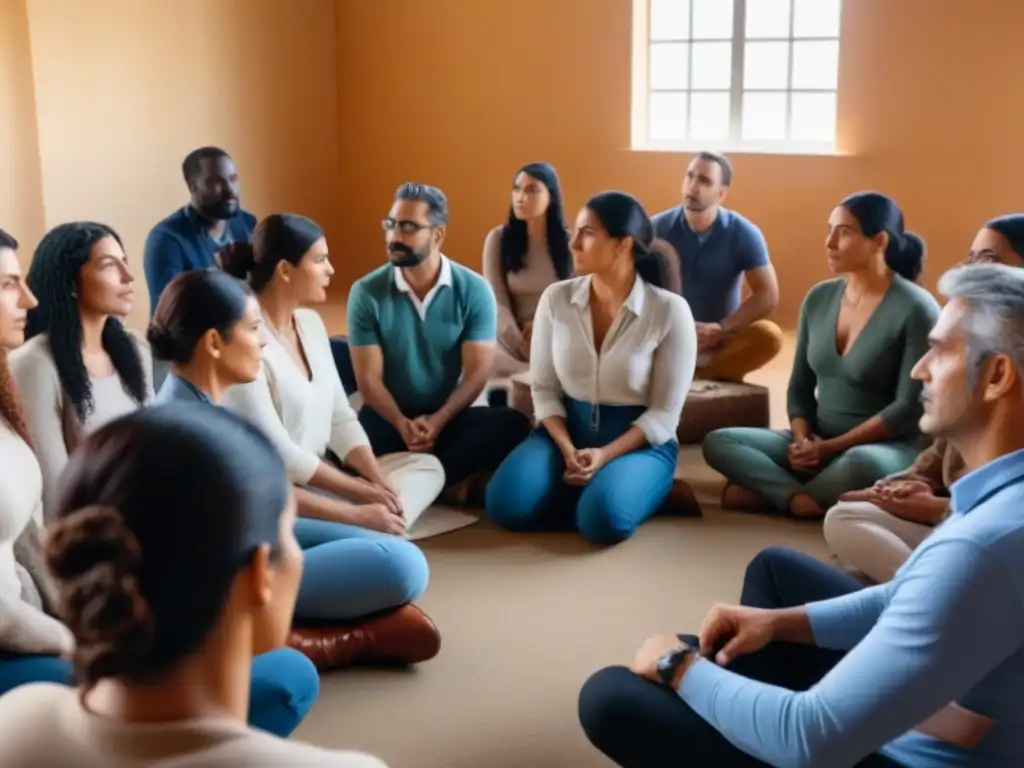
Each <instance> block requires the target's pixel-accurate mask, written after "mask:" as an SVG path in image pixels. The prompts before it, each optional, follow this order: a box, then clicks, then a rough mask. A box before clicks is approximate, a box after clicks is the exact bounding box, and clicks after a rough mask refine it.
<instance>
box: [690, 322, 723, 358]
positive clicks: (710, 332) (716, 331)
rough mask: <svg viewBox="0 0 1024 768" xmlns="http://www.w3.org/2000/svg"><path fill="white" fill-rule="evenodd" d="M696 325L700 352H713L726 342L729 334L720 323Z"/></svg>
mask: <svg viewBox="0 0 1024 768" xmlns="http://www.w3.org/2000/svg"><path fill="white" fill-rule="evenodd" d="M695 325H696V328H697V351H698V352H711V351H713V350H716V349H718V348H719V347H720V346H721V345H722V344H724V343H725V340H726V337H727V336H728V334H727V333H726V332H725V330H724V329H723V328H722V326H721V325H719V324H718V323H695Z"/></svg>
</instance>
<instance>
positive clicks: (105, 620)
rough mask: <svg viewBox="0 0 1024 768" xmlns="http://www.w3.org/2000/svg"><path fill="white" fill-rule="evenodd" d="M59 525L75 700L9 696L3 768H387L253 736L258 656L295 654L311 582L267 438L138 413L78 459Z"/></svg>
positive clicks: (181, 411) (49, 556)
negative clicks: (289, 643) (305, 580)
mask: <svg viewBox="0 0 1024 768" xmlns="http://www.w3.org/2000/svg"><path fill="white" fill-rule="evenodd" d="M168 456H171V457H174V461H170V462H168V461H167V457H168ZM3 487H6V486H3ZM54 512H55V515H54V517H55V519H54V522H53V523H51V525H50V527H49V530H48V534H49V535H48V538H47V541H46V543H45V549H44V552H45V558H46V565H47V567H48V568H49V570H50V572H51V573H52V574H53V576H54V581H55V582H56V587H57V590H56V591H57V595H58V598H59V600H58V603H59V608H58V613H59V615H60V618H61V620H62V621H63V622H64V624H65V625H66V626H67V627H68V628H69V629H70V633H71V635H72V636H73V637H74V650H73V652H72V653H70V654H69V655H70V656H71V658H72V659H73V664H74V670H75V678H76V683H77V684H78V686H79V687H78V689H77V690H76V689H72V688H70V687H68V686H66V685H54V684H53V683H47V682H38V683H35V684H32V685H24V686H20V687H19V688H17V689H15V690H13V691H10V692H9V693H7V694H5V695H4V696H3V697H0V744H2V745H3V757H2V762H3V764H4V765H52V766H65V765H75V766H82V768H99V766H110V765H119V766H129V765H130V766H142V765H171V764H173V765H176V766H182V768H185V767H186V766H200V765H203V766H208V765H282V766H283V765H289V766H299V765H307V766H313V765H316V766H324V767H325V768H329V767H330V766H337V767H338V768H343V767H344V768H383V763H381V762H380V761H379V760H377V759H375V758H373V757H370V756H368V755H365V754H359V753H354V752H340V751H334V750H324V749H317V748H315V747H311V746H307V745H304V744H299V743H295V742H286V741H283V740H281V739H279V738H275V736H272V735H270V734H268V733H265V732H263V731H261V730H258V729H256V728H252V727H246V713H247V710H248V709H250V708H251V706H252V704H251V693H250V675H251V671H250V670H251V669H252V668H253V663H254V658H255V657H256V654H262V655H264V656H267V655H270V654H273V653H281V652H286V653H292V652H290V651H282V649H281V645H282V643H283V642H284V639H285V636H286V635H287V632H288V626H289V622H290V620H291V617H292V611H293V610H294V607H295V595H296V593H297V592H298V588H299V579H300V576H301V574H302V550H301V549H300V547H299V545H298V542H296V540H295V536H294V534H293V533H292V525H293V523H294V520H295V501H294V498H293V496H292V494H291V489H290V483H289V482H288V475H287V472H286V471H285V468H284V464H283V462H282V461H281V457H280V456H279V455H278V453H277V451H276V450H275V449H274V446H273V445H272V444H271V443H270V441H269V440H267V439H266V438H265V437H264V436H263V435H262V434H260V432H259V431H258V430H257V429H256V428H254V427H252V426H250V425H249V424H247V423H246V422H245V421H244V420H243V419H240V418H238V417H237V416H234V415H233V414H231V413H229V412H227V411H226V410H223V409H219V408H211V407H209V406H206V405H201V404H196V403H173V404H170V405H161V406H156V407H153V408H145V409H141V410H139V411H136V412H134V413H130V414H128V415H127V416H123V417H121V418H119V419H116V420H114V421H112V422H110V423H109V424H107V425H105V426H104V427H102V428H101V429H100V430H98V431H97V432H95V433H93V434H92V435H90V436H89V437H88V438H87V439H86V441H85V443H84V445H83V449H82V450H81V451H77V452H76V453H75V454H74V455H73V456H72V457H71V459H70V461H69V463H68V467H67V472H66V474H65V478H64V482H63V483H62V486H61V489H60V492H59V493H58V495H57V497H56V498H55V507H54ZM183 564H185V567H183ZM273 649H277V650H273ZM268 652H269V653H268ZM293 655H295V656H298V654H293ZM299 660H300V661H304V660H303V659H301V657H299ZM304 663H305V664H306V665H307V666H308V667H309V668H310V669H311V668H312V667H311V665H309V663H308V662H304Z"/></svg>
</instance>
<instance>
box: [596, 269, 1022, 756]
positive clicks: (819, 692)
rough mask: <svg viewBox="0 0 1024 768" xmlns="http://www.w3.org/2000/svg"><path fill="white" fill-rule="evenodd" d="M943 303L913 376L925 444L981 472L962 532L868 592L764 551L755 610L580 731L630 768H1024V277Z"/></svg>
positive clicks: (974, 288) (606, 699)
mask: <svg viewBox="0 0 1024 768" xmlns="http://www.w3.org/2000/svg"><path fill="white" fill-rule="evenodd" d="M939 290H940V291H941V292H942V293H943V294H944V295H945V296H946V297H947V298H948V299H949V301H948V303H947V304H946V306H945V307H944V308H943V310H942V313H941V315H940V316H939V320H938V322H937V323H936V325H935V327H934V328H933V330H932V332H931V334H930V337H929V340H930V348H929V350H928V352H927V353H926V354H925V355H924V357H923V358H921V360H920V361H919V362H918V363H917V365H916V366H915V367H914V370H913V373H912V375H913V377H914V378H915V379H917V380H919V381H921V382H923V383H924V390H923V394H922V399H923V401H924V415H923V416H922V418H921V429H922V431H924V432H926V433H929V434H931V435H934V436H936V437H942V438H945V439H946V440H948V441H949V443H950V444H951V445H952V446H953V448H954V449H955V450H956V451H957V452H958V453H959V454H960V456H961V457H962V458H963V461H964V463H965V464H966V467H967V473H966V474H965V475H964V476H963V477H962V478H961V479H960V480H958V481H957V482H955V483H954V484H953V485H952V487H951V489H950V490H951V494H952V498H951V512H950V515H949V517H948V518H947V519H946V520H945V521H944V522H943V523H942V524H941V525H939V526H938V527H937V528H936V529H935V531H934V533H932V535H931V536H929V537H928V538H927V539H925V540H924V542H923V543H922V544H921V545H920V546H919V547H918V548H917V549H916V550H915V551H914V553H913V554H912V555H911V556H910V558H909V559H908V560H907V562H906V563H905V564H904V565H903V567H902V568H900V570H899V571H898V572H897V573H896V576H895V578H894V579H893V580H892V581H891V582H889V583H886V584H880V585H878V586H874V587H868V588H864V589H859V588H858V587H859V585H858V584H857V582H856V581H855V580H852V579H850V578H849V577H847V576H846V575H845V574H842V573H839V572H838V571H836V570H834V569H832V568H830V567H829V566H827V565H825V564H824V563H821V562H820V561H817V560H814V559H813V558H810V557H808V556H806V555H803V554H802V553H798V552H793V551H791V550H785V549H779V548H774V549H769V550H765V551H764V552H761V553H760V554H759V555H758V556H757V557H756V558H755V559H754V561H752V562H751V564H750V566H749V567H748V569H747V573H746V576H745V578H744V584H743V599H742V603H743V606H742V607H737V606H716V607H715V608H713V609H712V610H711V612H710V613H709V615H708V616H707V618H706V619H705V621H704V624H703V627H702V628H701V633H700V637H699V638H686V637H680V636H678V635H676V634H674V633H673V634H667V633H666V634H661V635H656V636H654V637H652V638H650V639H649V640H648V641H647V642H646V643H644V645H643V646H641V648H640V650H639V651H638V652H637V654H636V657H635V659H634V662H633V665H632V667H631V668H630V669H629V670H627V669H625V668H622V667H619V668H609V669H605V670H603V671H601V672H598V673H597V674H596V675H594V676H593V677H592V678H591V679H590V681H588V683H587V685H586V686H585V687H584V689H583V692H582V693H581V696H580V717H581V720H582V722H583V726H584V729H585V730H586V731H587V735H588V736H589V737H590V739H591V741H592V742H594V744H595V745H596V746H598V747H599V748H600V749H601V750H602V751H603V752H605V754H607V755H609V756H610V757H611V758H612V759H613V760H615V761H616V762H617V763H618V764H619V765H621V766H641V765H642V766H659V765H666V766H667V765H684V764H685V765H726V764H728V765H734V764H740V762H741V761H744V760H748V759H749V758H745V757H744V755H747V756H750V757H753V758H755V760H754V761H753V762H749V763H748V762H742V764H743V765H748V764H749V765H763V764H765V763H767V764H770V765H789V766H808V767H809V766H819V765H820V766H826V765H827V766H830V767H831V766H834V767H835V768H843V767H844V766H854V765H856V766H862V767H867V766H872V767H875V766H894V767H896V768H946V767H947V766H951V765H956V766H961V767H962V768H989V767H990V766H991V767H992V768H995V766H1010V765H1024V729H1022V728H1021V724H1022V723H1024V696H1022V695H1021V692H1022V691H1024V270H1022V269H1020V268H1017V267H1008V266H1003V265H986V266H971V267H963V268H958V269H954V270H951V271H950V272H947V273H946V274H945V275H944V276H943V277H942V279H941V281H940V282H939ZM799 646H804V647H799ZM642 678H647V680H644V679H642ZM648 680H649V681H652V682H655V683H657V684H658V685H650V684H649V682H648ZM708 725H710V726H711V728H708Z"/></svg>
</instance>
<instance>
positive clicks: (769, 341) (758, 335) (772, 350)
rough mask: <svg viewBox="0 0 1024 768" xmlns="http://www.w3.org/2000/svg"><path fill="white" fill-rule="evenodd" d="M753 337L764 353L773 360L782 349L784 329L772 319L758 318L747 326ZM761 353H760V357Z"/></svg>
mask: <svg viewBox="0 0 1024 768" xmlns="http://www.w3.org/2000/svg"><path fill="white" fill-rule="evenodd" d="M747 332H748V333H749V334H750V337H751V339H753V340H754V341H755V342H756V345H757V348H758V349H759V350H761V352H762V354H763V355H764V356H765V357H766V358H767V359H768V360H771V359H772V358H773V357H775V356H776V355H778V354H779V353H780V352H781V351H782V345H783V341H784V339H783V335H782V329H781V328H779V326H778V325H776V324H775V323H773V322H772V321H771V320H758V321H756V322H753V323H751V324H750V325H749V326H748V327H747ZM760 356H761V355H758V357H760Z"/></svg>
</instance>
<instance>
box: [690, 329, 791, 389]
mask: <svg viewBox="0 0 1024 768" xmlns="http://www.w3.org/2000/svg"><path fill="white" fill-rule="evenodd" d="M782 341H783V338H782V329H781V328H779V326H777V325H776V324H775V323H773V322H771V321H769V320H758V321H757V322H754V323H751V324H750V325H748V326H747V327H746V328H741V329H740V330H738V331H736V333H734V334H732V335H731V336H729V338H728V340H727V341H726V342H725V345H724V346H723V347H722V348H721V349H720V350H718V351H717V352H716V353H715V356H714V358H713V359H712V360H711V362H709V363H707V364H706V365H702V366H700V367H698V368H697V372H696V374H695V378H698V379H706V380H710V381H743V377H744V376H746V375H747V374H748V373H751V372H753V371H756V370H757V369H759V368H763V367H764V366H765V365H767V364H768V363H769V362H770V361H771V360H772V359H774V358H775V356H776V355H778V354H779V352H780V351H782Z"/></svg>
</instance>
